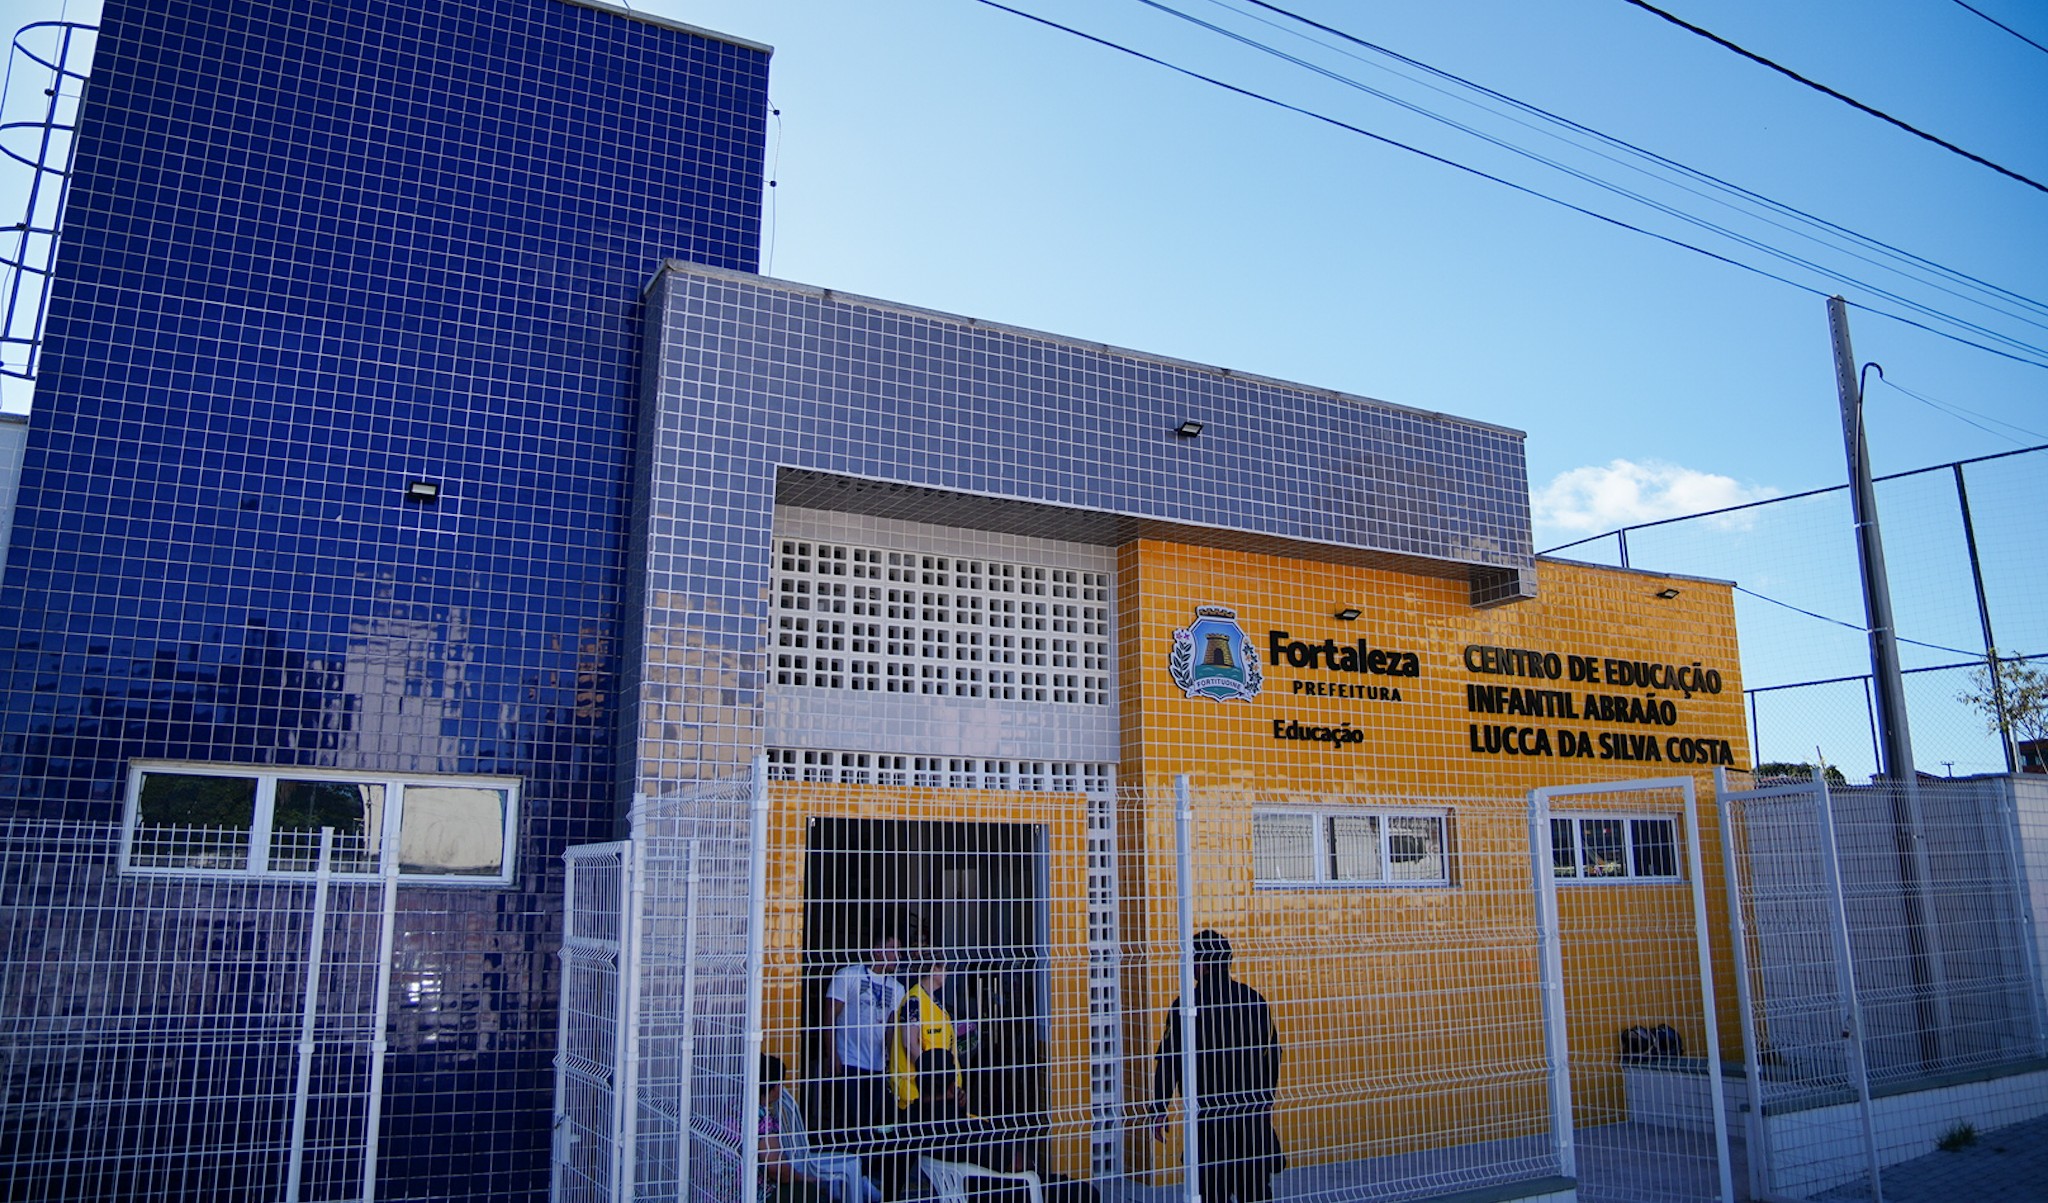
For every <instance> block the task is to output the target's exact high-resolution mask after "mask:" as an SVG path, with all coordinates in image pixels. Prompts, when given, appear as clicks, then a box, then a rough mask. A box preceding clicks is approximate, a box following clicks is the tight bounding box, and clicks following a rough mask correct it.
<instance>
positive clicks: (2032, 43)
mask: <svg viewBox="0 0 2048 1203" xmlns="http://www.w3.org/2000/svg"><path fill="white" fill-rule="evenodd" d="M1956 7H1958V8H1961V9H1963V10H1965V11H1967V12H1973V13H1976V14H1977V15H1978V16H1980V17H1982V18H1984V19H1985V20H1986V21H1989V22H1991V23H1992V24H1993V25H1996V26H1998V27H1999V28H2000V29H2003V30H2004V31H2005V32H2007V33H2009V34H2011V35H2012V36H2014V37H2016V38H2018V39H2019V40H2020V41H2022V42H2025V43H2026V44H2027V45H2029V46H2032V47H2033V48H2034V49H2036V50H2038V51H2040V52H2041V53H2042V54H2048V46H2043V45H2042V44H2041V43H2039V42H2037V41H2035V40H2034V39H2032V38H2030V37H2028V36H2027V35H2026V34H2023V33H2021V32H2020V31H2019V30H2017V29H2014V28H2013V27H2012V26H2010V25H2007V24H2006V23H2005V22H2003V21H2001V20H1999V19H1998V18H1996V17H1994V16H1992V15H1991V14H1990V13H1987V12H1985V11H1984V10H1983V9H1981V8H1971V7H1970V6H1969V5H1967V4H1964V3H1963V0H1956Z"/></svg>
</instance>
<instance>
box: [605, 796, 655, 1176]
mask: <svg viewBox="0 0 2048 1203" xmlns="http://www.w3.org/2000/svg"><path fill="white" fill-rule="evenodd" d="M635 835H636V836H638V835H639V833H637V832H636V833H635ZM646 848H647V841H646V839H645V838H635V839H629V840H627V841H626V847H625V849H624V851H623V854H622V855H621V856H620V857H619V872H620V873H622V874H624V876H625V881H624V882H623V883H622V884H623V885H624V887H625V888H624V889H622V890H621V891H620V892H619V893H620V898H619V910H620V914H619V1039H618V1049H619V1054H618V1056H619V1062H618V1069H617V1071H616V1076H615V1077H614V1079H613V1081H614V1082H615V1083H616V1095H615V1097H614V1098H613V1100H612V1107H613V1112H612V1114H613V1115H614V1116H615V1117H616V1119H615V1122H614V1127H615V1128H616V1130H617V1132H618V1138H617V1141H616V1143H615V1144H614V1145H613V1150H612V1151H613V1156H614V1158H615V1162H614V1164H615V1166H616V1168H617V1173H615V1174H614V1175H613V1176H612V1182H613V1187H612V1191H613V1193H614V1194H615V1195H616V1196H617V1197H618V1198H619V1199H622V1200H623V1199H631V1198H632V1197H633V1189H634V1183H635V1182H636V1181H637V1178H638V1170H639V1160H640V1147H639V1131H640V915H641V903H642V902H643V901H645V899H646V897H647V885H646V872H645V870H646V867H647V853H646Z"/></svg>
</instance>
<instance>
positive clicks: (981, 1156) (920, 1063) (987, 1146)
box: [903, 1048, 1017, 1170]
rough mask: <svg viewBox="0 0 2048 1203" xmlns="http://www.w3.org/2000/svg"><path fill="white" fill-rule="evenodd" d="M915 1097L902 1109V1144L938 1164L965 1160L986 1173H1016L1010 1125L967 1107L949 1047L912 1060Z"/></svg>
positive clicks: (926, 1052)
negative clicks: (915, 1080)
mask: <svg viewBox="0 0 2048 1203" xmlns="http://www.w3.org/2000/svg"><path fill="white" fill-rule="evenodd" d="M917 1084H918V1096H917V1099H916V1101H915V1102H913V1103H911V1104H910V1106H908V1107H906V1108H904V1110H903V1132H904V1139H905V1142H906V1143H907V1144H908V1145H909V1146H910V1147H911V1148H913V1149H915V1150H916V1151H917V1152H919V1153H922V1154H924V1155H925V1156H927V1157H936V1158H938V1159H939V1160H941V1161H967V1162H972V1163H973V1164H975V1165H980V1166H986V1167H988V1168H990V1169H997V1170H1011V1169H1015V1168H1016V1166H1015V1164H1014V1162H1015V1160H1016V1155H1017V1151H1016V1149H1015V1147H1014V1144H1013V1142H1012V1138H1013V1137H1014V1136H1015V1133H1014V1131H1013V1130H1012V1127H1013V1126H1012V1125H1009V1124H1005V1123H1002V1122H999V1121H995V1120H988V1119H983V1118H981V1117H980V1116H977V1115H975V1114H974V1113H973V1112H972V1111H970V1110H969V1109H968V1106H967V1094H966V1092H965V1091H964V1090H962V1089H961V1088H960V1065H959V1062H957V1061H955V1060H954V1059H953V1051H952V1050H951V1049H938V1048H935V1049H928V1050H926V1051H925V1053H924V1055H923V1056H921V1057H919V1058H918V1059H917Z"/></svg>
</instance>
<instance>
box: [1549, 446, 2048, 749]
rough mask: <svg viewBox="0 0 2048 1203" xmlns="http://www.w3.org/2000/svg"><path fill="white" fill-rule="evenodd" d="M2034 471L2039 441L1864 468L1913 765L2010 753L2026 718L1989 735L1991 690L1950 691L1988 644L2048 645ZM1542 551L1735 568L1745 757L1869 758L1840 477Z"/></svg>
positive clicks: (1852, 555)
mask: <svg viewBox="0 0 2048 1203" xmlns="http://www.w3.org/2000/svg"><path fill="white" fill-rule="evenodd" d="M2044 469H2048V446H2044V447H2030V448H2026V449H2023V450H2020V451H2013V452H2007V453H2005V454H2002V455H1996V456H1988V457H1983V458H1978V459H1971V460H1962V461H1958V462H1956V463H1952V464H1942V465H1938V466H1935V467H1930V468H1922V469H1918V470H1915V471H1912V472H1905V473H1899V474H1897V475H1893V476H1886V477H1882V478H1880V479H1879V480H1878V481H1877V499H1878V500H1877V509H1878V517H1879V520H1880V524H1881V530H1882V532H1883V537H1884V545H1885V560H1886V566H1887V571H1888V575H1889V578H1890V585H1891V594H1892V608H1893V613H1894V618H1895V621H1896V624H1897V628H1898V630H1897V634H1898V636H1899V649H1900V657H1901V662H1902V664H1903V666H1904V670H1905V688H1906V707H1907V714H1908V719H1909V723H1910V727H1911V731H1912V738H1913V749H1914V761H1915V764H1916V767H1917V768H1918V769H1919V770H1920V771H1921V772H1923V773H1929V774H1933V775H1936V776H1947V775H1957V776H1966V775H1969V774H1973V773H2004V772H2009V771H2012V770H2013V769H2015V768H2017V767H2019V760H2020V755H2019V749H2018V748H2016V747H2014V746H2013V745H2015V744H2017V743H2018V742H2019V741H2020V739H2021V738H2023V737H2024V734H2025V732H2024V731H2017V732H2014V733H2013V738H2011V739H2006V738H2002V737H2001V736H2000V734H1999V733H1998V731H1997V729H1996V724H1995V723H1994V722H1993V711H1992V709H1991V707H1990V706H1989V705H1988V704H1986V705H1977V704H1972V703H1970V702H1967V701H1964V700H1961V699H1962V697H1963V696H1964V695H1979V696H1982V697H1984V698H1986V699H1987V701H1988V699H1989V698H1990V695H1991V691H1990V689H1989V685H1990V679H1989V677H1988V676H1987V674H1986V672H1985V669H1984V666H1985V664H1986V660H1987V657H1988V655H1989V654H1990V653H1991V651H1992V649H1996V653H1997V655H1998V656H1999V657H2000V658H2001V660H2002V661H2004V662H2007V663H2019V664H2025V663H2028V662H2029V661H2030V659H2031V658H2033V657H2037V656H2044V655H2048V528H2044V527H2043V525H2042V523H2041V521H2040V517H2039V486H2038V481H2039V478H2040V476H2041V473H2042V472H2043V470H2044ZM1551 554H1560V555H1565V556H1568V557H1571V558H1575V559H1585V560H1593V561H1596V562H1600V563H1607V564H1615V565H1620V566H1624V567H1635V568H1646V569H1651V570H1655V571H1661V572H1673V573H1684V574H1688V575H1693V576H1702V577H1712V578H1716V579H1721V580H1729V581H1733V582H1735V584H1736V589H1737V592H1736V598H1735V602H1736V620H1737V624H1738V627H1739V629H1740V633H1741V639H1742V664H1743V684H1744V686H1745V688H1746V690H1747V691H1748V701H1749V709H1750V727H1751V732H1750V734H1751V749H1752V752H1753V754H1754V758H1755V763H1757V764H1769V763H1772V762H1783V763H1794V764H1807V763H1814V762H1816V761H1820V762H1825V763H1828V764H1832V765H1835V766H1837V767H1839V768H1840V769H1841V771H1842V772H1843V773H1844V774H1846V775H1847V776H1848V777H1849V778H1850V779H1851V780H1862V779H1864V778H1867V777H1868V776H1870V775H1871V774H1873V773H1875V772H1876V770H1877V763H1878V753H1877V735H1876V720H1875V713H1876V711H1875V705H1874V703H1873V701H1872V698H1871V689H1870V675H1869V674H1870V648H1869V640H1868V636H1867V634H1866V631H1865V622H1864V610H1863V595H1862V585H1861V576H1860V572H1859V569H1858V566H1857V558H1856V545H1855V534H1854V524H1853V522H1852V520H1851V517H1850V513H1849V494H1848V489H1847V487H1846V486H1842V487H1838V488H1833V489H1820V490H1815V491H1812V492H1807V493H1800V494H1796V495H1793V496H1788V497H1780V498H1773V499H1771V500H1768V501H1760V502H1754V503H1751V504H1749V505H1744V506H1736V507H1732V508H1729V509H1723V510H1717V511H1713V512H1711V513H1706V514H1697V515H1692V516H1689V517H1684V518H1673V519H1667V520H1665V521H1661V522H1654V523H1646V524H1643V525H1639V526H1631V527H1627V528H1625V529H1622V530H1618V531H1612V532H1609V533H1607V534H1604V535H1599V536H1595V537H1593V538H1589V539H1582V540H1579V541H1577V542H1574V543H1569V544H1565V545H1564V546H1561V547H1557V548H1553V549H1552V551H1551ZM2039 663H2041V664H2048V660H2042V661H2040V662H2039ZM2010 717H2017V716H2016V715H2015V716H2010ZM2041 719H2048V714H2042V715H2038V716H2037V721H2040V720H2041Z"/></svg>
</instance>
